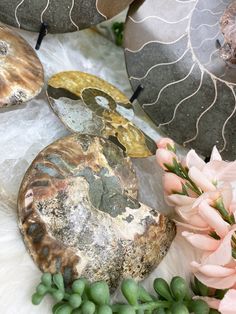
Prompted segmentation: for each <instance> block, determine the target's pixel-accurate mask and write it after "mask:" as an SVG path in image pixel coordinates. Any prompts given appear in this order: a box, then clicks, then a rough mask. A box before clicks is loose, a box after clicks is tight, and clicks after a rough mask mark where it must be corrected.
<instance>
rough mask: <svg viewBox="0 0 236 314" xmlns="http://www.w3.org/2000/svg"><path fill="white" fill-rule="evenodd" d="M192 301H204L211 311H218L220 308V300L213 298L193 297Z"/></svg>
mask: <svg viewBox="0 0 236 314" xmlns="http://www.w3.org/2000/svg"><path fill="white" fill-rule="evenodd" d="M193 299H194V300H199V299H200V300H203V301H205V302H206V303H207V304H208V305H209V307H210V308H211V309H215V310H218V309H219V306H220V300H218V299H215V298H210V297H199V296H194V297H193Z"/></svg>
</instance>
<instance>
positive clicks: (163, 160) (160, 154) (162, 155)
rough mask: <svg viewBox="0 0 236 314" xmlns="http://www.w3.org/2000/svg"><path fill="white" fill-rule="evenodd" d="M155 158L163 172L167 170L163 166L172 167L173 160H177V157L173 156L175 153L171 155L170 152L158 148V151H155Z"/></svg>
mask: <svg viewBox="0 0 236 314" xmlns="http://www.w3.org/2000/svg"><path fill="white" fill-rule="evenodd" d="M156 158H157V162H158V164H159V165H160V166H161V167H162V169H164V170H168V169H167V168H166V166H165V164H166V165H170V166H172V165H173V161H174V159H176V160H177V156H176V155H175V153H173V152H171V151H169V150H166V149H164V148H160V149H158V150H157V152H156Z"/></svg>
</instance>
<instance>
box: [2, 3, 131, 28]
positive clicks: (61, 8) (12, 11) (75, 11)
mask: <svg viewBox="0 0 236 314" xmlns="http://www.w3.org/2000/svg"><path fill="white" fill-rule="evenodd" d="M132 1H133V0H119V1H116V0H115V1H112V0H10V1H9V0H1V1H0V21H2V22H4V23H7V24H10V25H12V26H15V27H19V28H20V27H21V28H24V29H26V30H30V31H35V32H38V31H39V29H40V25H41V23H42V22H45V23H47V24H48V31H49V32H51V33H66V32H73V31H77V30H79V29H84V28H86V27H89V26H91V25H95V24H98V23H100V22H102V21H105V20H107V19H109V18H111V17H113V16H115V15H116V14H118V13H119V12H121V11H122V10H124V9H125V8H126V7H127V6H128V5H129V4H130V3H131V2H132Z"/></svg>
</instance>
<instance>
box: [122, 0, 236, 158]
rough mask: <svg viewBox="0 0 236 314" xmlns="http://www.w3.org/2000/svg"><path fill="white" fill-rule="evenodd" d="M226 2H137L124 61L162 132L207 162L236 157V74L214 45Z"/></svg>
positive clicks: (129, 21)
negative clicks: (217, 155) (213, 155)
mask: <svg viewBox="0 0 236 314" xmlns="http://www.w3.org/2000/svg"><path fill="white" fill-rule="evenodd" d="M229 3H231V1H230V0H225V1H221V0H193V1H179V0H174V1H172V0H159V1H156V0H146V1H142V0H139V1H137V2H135V3H134V4H132V5H131V9H130V11H129V13H128V18H127V24H126V34H125V56H126V63H127V69H128V74H129V78H130V82H131V84H132V87H133V89H135V88H136V87H137V86H138V84H140V83H141V84H142V85H143V86H144V91H143V92H142V94H141V95H140V97H139V102H140V103H141V104H142V107H143V109H144V110H145V112H146V113H147V114H148V115H149V116H150V118H151V119H152V120H153V121H154V122H155V124H156V125H157V127H158V128H159V130H161V131H163V132H164V133H165V134H166V135H167V136H170V137H172V138H173V139H174V140H175V141H177V142H178V143H179V144H181V145H184V146H186V147H189V148H190V147H191V148H194V149H196V150H197V151H198V152H200V153H201V154H203V155H204V156H209V155H210V152H211V150H212V147H213V146H214V145H216V146H217V148H218V149H219V150H220V152H221V153H222V155H223V157H224V158H226V159H235V157H236V127H235V126H236V94H235V92H236V89H235V84H236V72H235V68H234V67H232V66H230V65H229V64H228V63H226V62H225V61H224V60H223V59H222V57H221V52H220V50H219V49H218V48H217V47H216V41H217V40H218V41H219V42H220V43H221V44H223V42H224V38H223V35H222V32H221V26H220V20H221V16H222V15H223V13H224V11H225V9H226V8H227V6H228V5H229Z"/></svg>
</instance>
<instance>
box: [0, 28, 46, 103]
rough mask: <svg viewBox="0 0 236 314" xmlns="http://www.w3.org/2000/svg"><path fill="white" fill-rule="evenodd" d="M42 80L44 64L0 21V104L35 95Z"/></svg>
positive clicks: (24, 42) (39, 89)
mask: <svg viewBox="0 0 236 314" xmlns="http://www.w3.org/2000/svg"><path fill="white" fill-rule="evenodd" d="M43 82H44V77H43V68H42V65H41V63H40V61H39V59H38V57H37V55H36V54H35V52H34V50H33V49H32V48H31V47H30V45H29V44H28V43H27V42H26V41H25V40H24V39H23V38H22V37H20V36H19V35H17V34H16V33H15V32H14V31H12V30H10V29H9V28H7V27H5V26H4V25H2V24H0V108H1V107H4V106H10V105H17V104H20V103H22V102H25V101H28V100H30V99H31V98H33V97H35V96H36V95H37V94H38V93H39V92H40V91H41V88H42V86H43Z"/></svg>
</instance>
